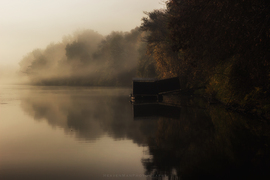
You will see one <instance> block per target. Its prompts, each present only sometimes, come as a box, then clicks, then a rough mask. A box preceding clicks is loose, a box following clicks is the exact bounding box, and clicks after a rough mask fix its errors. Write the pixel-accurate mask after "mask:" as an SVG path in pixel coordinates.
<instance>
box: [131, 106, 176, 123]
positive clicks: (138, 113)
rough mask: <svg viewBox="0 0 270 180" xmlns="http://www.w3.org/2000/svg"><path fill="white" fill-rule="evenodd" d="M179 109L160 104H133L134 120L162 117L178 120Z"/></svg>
mask: <svg viewBox="0 0 270 180" xmlns="http://www.w3.org/2000/svg"><path fill="white" fill-rule="evenodd" d="M180 112H181V108H180V107H176V106H171V105H166V104H160V103H138V104H136V103H135V104H133V117H134V120H140V119H148V118H154V117H164V118H172V119H180Z"/></svg>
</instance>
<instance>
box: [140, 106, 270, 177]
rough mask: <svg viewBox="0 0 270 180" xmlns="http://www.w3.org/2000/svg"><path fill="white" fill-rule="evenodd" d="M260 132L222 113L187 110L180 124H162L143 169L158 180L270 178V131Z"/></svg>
mask: <svg viewBox="0 0 270 180" xmlns="http://www.w3.org/2000/svg"><path fill="white" fill-rule="evenodd" d="M261 128H262V126H261V125H258V124H256V123H254V122H253V124H250V122H249V121H247V120H246V119H245V118H243V117H241V116H239V115H236V114H228V112H225V111H224V110H223V109H222V108H218V107H211V109H210V111H206V110H202V109H195V108H182V109H181V118H180V119H179V120H173V119H164V118H160V120H159V122H158V130H157V134H156V137H155V138H152V139H151V140H149V142H148V147H149V154H150V155H152V158H150V159H143V160H142V163H143V165H144V167H145V170H146V174H148V175H152V176H153V179H155V178H156V179H158V178H157V177H159V176H161V177H165V176H167V177H168V178H169V179H170V178H171V179H173V178H181V179H205V178H207V179H242V178H244V177H246V178H248V177H253V178H254V179H255V178H256V179H258V178H259V179H260V178H262V177H264V176H265V175H268V177H269V173H268V169H269V167H270V164H269V160H270V158H269V152H270V151H269V147H268V146H267V144H269V142H270V141H269V133H268V132H269V128H268V130H267V128H266V129H264V131H261ZM160 179H161V178H160Z"/></svg>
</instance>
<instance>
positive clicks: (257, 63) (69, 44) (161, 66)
mask: <svg viewBox="0 0 270 180" xmlns="http://www.w3.org/2000/svg"><path fill="white" fill-rule="evenodd" d="M165 3H166V8H164V9H160V10H153V11H152V12H145V14H146V16H145V17H143V18H142V23H141V26H140V27H136V28H135V29H133V30H131V31H130V32H112V33H111V34H109V35H107V36H102V35H100V34H99V33H97V32H95V31H93V30H85V31H80V32H77V33H75V34H73V35H70V36H66V37H64V38H63V41H62V42H60V43H56V44H50V45H49V46H48V47H47V48H46V49H44V50H41V49H36V50H34V51H32V52H30V53H29V54H28V55H26V56H25V57H24V58H23V60H22V61H21V62H20V65H21V70H22V71H23V72H25V73H26V74H27V75H28V77H29V78H30V80H31V82H32V83H33V84H39V85H109V86H130V85H131V79H132V77H136V76H137V77H158V78H168V77H175V76H178V77H179V79H180V82H181V86H182V87H183V88H182V90H183V91H186V92H194V93H200V94H204V95H205V96H207V97H208V98H209V100H210V101H211V99H218V100H219V101H221V102H223V103H225V104H227V105H230V106H231V107H233V108H234V107H237V108H239V107H240V109H241V108H244V109H248V110H250V111H253V110H254V111H256V112H258V113H263V112H267V111H268V112H269V111H270V104H269V102H270V97H269V94H270V93H269V90H270V48H269V47H270V38H269V33H270V20H269V17H270V14H269V12H270V2H269V1H267V0H257V1H254V0H224V1H218V0H208V1H205V0H167V1H166V2H165ZM253 107H257V108H255V109H253ZM258 109H260V110H262V112H261V111H257V110H258Z"/></svg>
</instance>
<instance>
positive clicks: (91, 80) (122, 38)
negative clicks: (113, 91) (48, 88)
mask: <svg viewBox="0 0 270 180" xmlns="http://www.w3.org/2000/svg"><path fill="white" fill-rule="evenodd" d="M143 34H144V33H142V32H141V31H139V28H135V29H133V30H131V31H130V32H112V33H111V34H109V35H107V36H102V35H100V34H99V33H97V32H95V31H93V30H83V31H78V32H76V33H74V34H73V35H69V36H65V37H64V38H63V40H62V42H60V43H56V44H54V43H52V44H50V45H48V46H47V47H46V49H44V50H41V49H36V50H33V51H32V52H30V53H28V54H27V55H26V56H25V57H24V58H23V59H22V61H21V62H20V66H21V71H22V72H24V73H26V74H27V75H28V77H29V78H30V80H31V83H33V84H36V85H109V86H114V85H118V86H119V85H121V86H127V85H131V80H132V77H135V76H136V73H137V71H138V69H137V66H138V64H139V62H138V59H142V61H143V58H142V57H144V54H145V51H146V46H145V45H143V42H142V41H141V38H142V36H143ZM142 49H143V50H142ZM140 54H141V55H140ZM142 71H143V70H142ZM145 71H146V70H145ZM140 74H142V73H140Z"/></svg>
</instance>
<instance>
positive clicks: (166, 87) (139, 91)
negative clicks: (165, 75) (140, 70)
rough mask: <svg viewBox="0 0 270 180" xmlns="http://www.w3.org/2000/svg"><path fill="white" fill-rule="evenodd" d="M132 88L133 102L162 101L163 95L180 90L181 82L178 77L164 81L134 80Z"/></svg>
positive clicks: (150, 79)
mask: <svg viewBox="0 0 270 180" xmlns="http://www.w3.org/2000/svg"><path fill="white" fill-rule="evenodd" d="M132 87H133V93H132V95H131V100H132V101H135V100H136V101H141V100H142V101H162V94H164V93H168V92H172V91H176V90H180V82H179V78H178V77H175V78H169V79H162V80H157V79H152V78H134V79H133V84H132Z"/></svg>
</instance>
